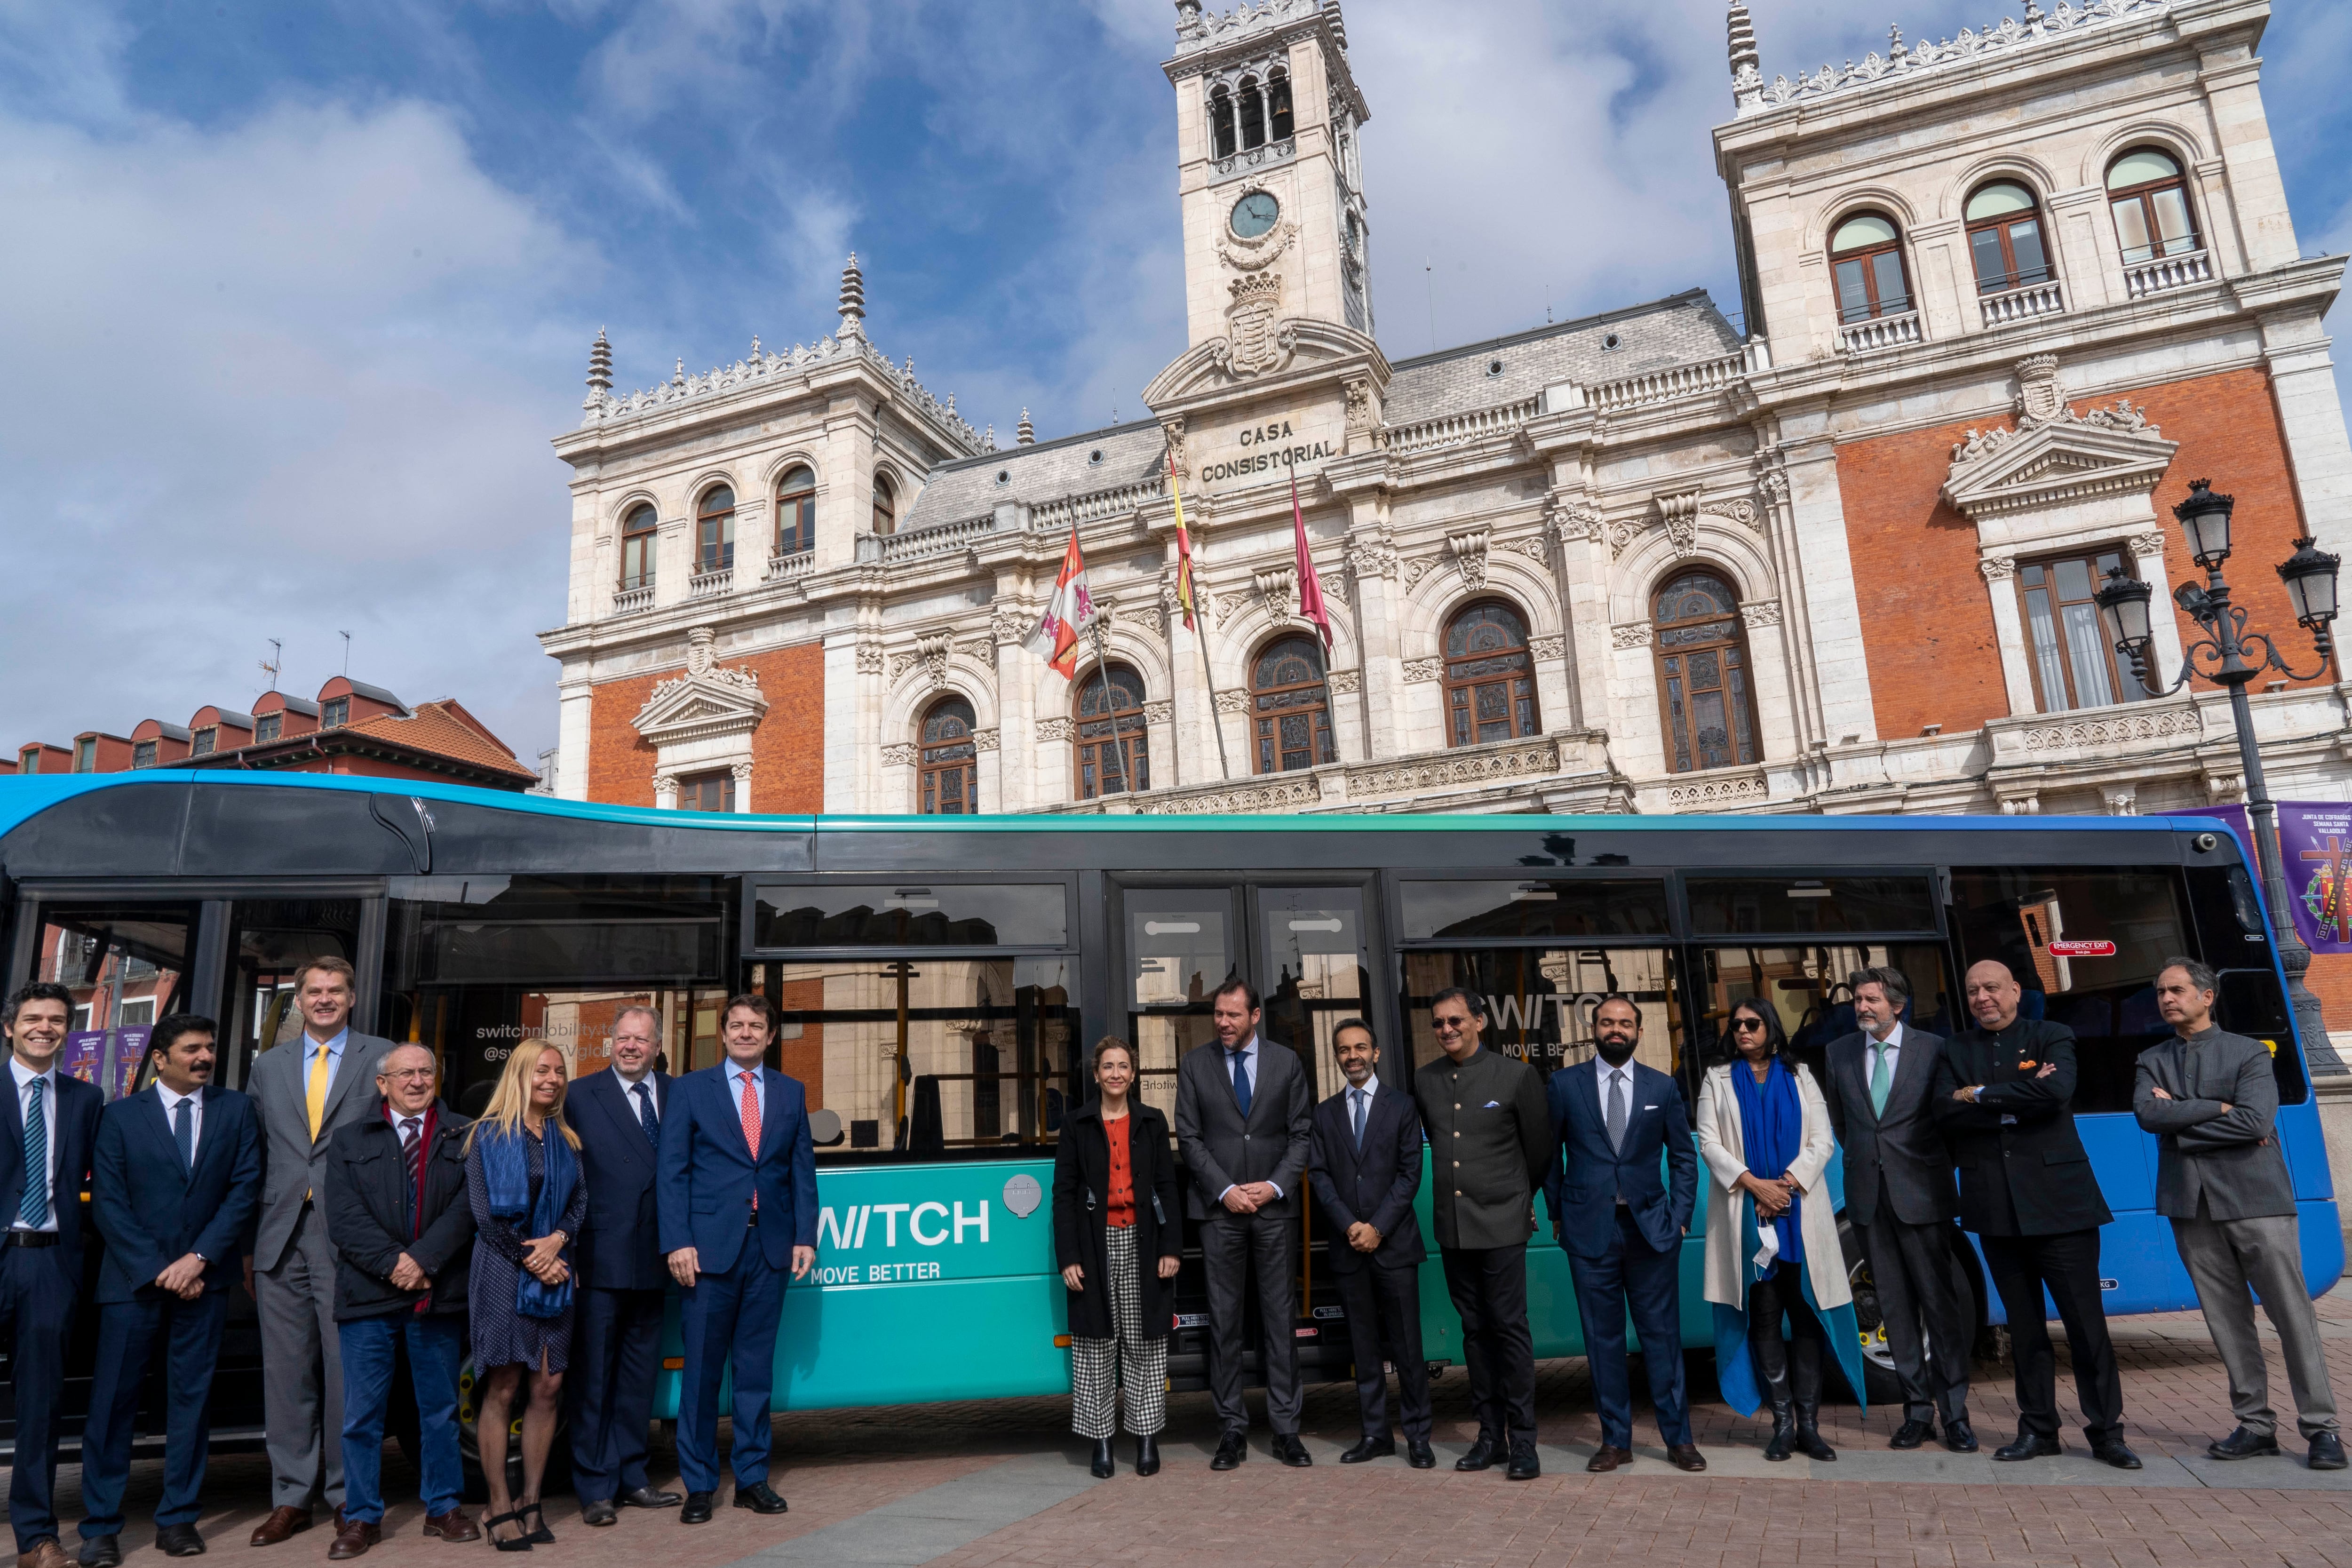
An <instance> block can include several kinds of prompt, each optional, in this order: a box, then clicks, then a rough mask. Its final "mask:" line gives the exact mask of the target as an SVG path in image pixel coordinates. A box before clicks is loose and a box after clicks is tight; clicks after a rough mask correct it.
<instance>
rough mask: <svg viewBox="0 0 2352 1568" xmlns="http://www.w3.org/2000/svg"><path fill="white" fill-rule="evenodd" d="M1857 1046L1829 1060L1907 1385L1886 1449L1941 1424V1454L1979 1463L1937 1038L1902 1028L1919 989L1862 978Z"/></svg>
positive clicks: (1875, 1272) (1868, 974) (1854, 1189)
mask: <svg viewBox="0 0 2352 1568" xmlns="http://www.w3.org/2000/svg"><path fill="white" fill-rule="evenodd" d="M1910 1000H1911V984H1910V982H1909V980H1908V979H1906V977H1905V975H1904V973H1903V972H1902V971H1901V970H1899V969H1895V968H1893V967H1891V966H1890V967H1886V968H1879V969H1863V970H1857V971H1856V972H1855V973H1854V975H1853V1015H1854V1021H1855V1022H1857V1023H1859V1024H1860V1025H1861V1026H1862V1030H1861V1032H1860V1033H1859V1034H1853V1035H1848V1036H1846V1037H1844V1038H1843V1039H1839V1040H1832V1042H1831V1043H1830V1048H1829V1082H1828V1084H1827V1086H1826V1087H1827V1089H1828V1093H1827V1095H1826V1097H1825V1098H1826V1099H1827V1100H1829V1104H1830V1127H1831V1129H1832V1131H1835V1132H1836V1134H1837V1141H1838V1144H1839V1146H1840V1147H1841V1148H1843V1150H1844V1151H1845V1212H1846V1216H1847V1217H1848V1218H1849V1219H1851V1220H1853V1223H1854V1226H1855V1227H1856V1228H1857V1229H1859V1230H1860V1231H1861V1233H1862V1251H1863V1257H1864V1258H1866V1259H1867V1260H1868V1261H1869V1264H1870V1279H1871V1284H1872V1286H1873V1288H1874V1289H1875V1290H1876V1292H1877V1295H1878V1315H1879V1317H1880V1319H1881V1320H1882V1321H1883V1322H1884V1324H1885V1331H1886V1349H1887V1352H1888V1353H1889V1354H1891V1355H1892V1356H1893V1357H1894V1358H1895V1378H1896V1379H1897V1380H1898V1381H1899V1382H1900V1383H1901V1384H1902V1385H1903V1425H1902V1426H1900V1427H1899V1428H1897V1429H1896V1431H1895V1437H1894V1440H1893V1441H1892V1442H1891V1443H1889V1444H1888V1445H1887V1446H1888V1447H1895V1448H1916V1447H1919V1446H1920V1445H1921V1444H1923V1443H1925V1442H1926V1441H1927V1439H1928V1438H1929V1437H1931V1436H1935V1433H1936V1417H1937V1415H1938V1414H1939V1413H1940V1414H1941V1415H1942V1416H1943V1418H1944V1446H1945V1447H1948V1448H1949V1449H1951V1450H1952V1451H1953V1452H1954V1453H1956V1454H1972V1453H1974V1452H1976V1449H1977V1435H1976V1432H1975V1430H1974V1429H1973V1428H1971V1427H1970V1426H1969V1337H1970V1335H1969V1329H1970V1327H1971V1323H1972V1321H1973V1317H1974V1313H1973V1312H1972V1310H1971V1308H1972V1305H1973V1303H1972V1300H1971V1296H1970V1292H1969V1283H1968V1279H1967V1277H1966V1276H1965V1275H1963V1274H1962V1273H1961V1272H1960V1263H1959V1254H1958V1251H1957V1250H1955V1248H1956V1247H1957V1246H1958V1243H1959V1237H1958V1235H1957V1234H1956V1233H1955V1231H1954V1230H1953V1228H1952V1221H1953V1220H1954V1219H1955V1218H1957V1217H1958V1215H1959V1212H1960V1194H1959V1189H1958V1188H1957V1187H1956V1186H1954V1185H1953V1184H1952V1153H1951V1150H1950V1149H1949V1148H1948V1147H1947V1146H1946V1144H1945V1142H1944V1134H1943V1131H1942V1130H1941V1129H1940V1128H1938V1127H1937V1125H1936V1123H1935V1121H1934V1119H1933V1118H1932V1117H1931V1116H1930V1115H1929V1114H1928V1110H1927V1089H1928V1086H1929V1084H1930V1083H1932V1082H1933V1081H1934V1079H1935V1077H1936V1058H1937V1054H1938V1053H1939V1052H1940V1051H1941V1050H1942V1048H1943V1044H1944V1041H1943V1037H1941V1036H1939V1035H1923V1034H1921V1033H1919V1032H1918V1031H1916V1030H1915V1029H1911V1028H1908V1027H1906V1026H1905V1025H1904V1023H1903V1021H1902V1018H1903V1012H1904V1009H1905V1007H1906V1006H1907V1005H1909V1003H1910Z"/></svg>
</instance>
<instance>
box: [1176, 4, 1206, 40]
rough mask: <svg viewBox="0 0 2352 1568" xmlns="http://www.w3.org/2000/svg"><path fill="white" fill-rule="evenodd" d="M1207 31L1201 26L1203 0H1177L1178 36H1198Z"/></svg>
mask: <svg viewBox="0 0 2352 1568" xmlns="http://www.w3.org/2000/svg"><path fill="white" fill-rule="evenodd" d="M1206 31H1207V29H1206V28H1204V27H1203V26H1201V0H1176V36H1177V37H1180V38H1197V37H1200V36H1201V35H1202V33H1204V32H1206Z"/></svg>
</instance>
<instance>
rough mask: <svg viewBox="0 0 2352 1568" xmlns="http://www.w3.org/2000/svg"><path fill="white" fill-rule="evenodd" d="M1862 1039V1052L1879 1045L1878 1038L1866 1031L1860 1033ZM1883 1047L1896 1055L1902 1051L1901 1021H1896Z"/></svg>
mask: <svg viewBox="0 0 2352 1568" xmlns="http://www.w3.org/2000/svg"><path fill="white" fill-rule="evenodd" d="M1862 1038H1863V1049H1864V1050H1869V1049H1870V1048H1871V1047H1874V1046H1876V1045H1878V1044H1879V1043H1880V1042H1879V1039H1878V1037H1877V1036H1875V1035H1874V1034H1872V1033H1871V1032H1870V1031H1869V1030H1867V1029H1864V1031H1863V1032H1862ZM1885 1046H1886V1048H1887V1049H1888V1050H1890V1051H1895V1052H1897V1053H1899V1052H1901V1050H1902V1049H1903V1021H1902V1020H1901V1019H1899V1018H1898V1019H1896V1020H1895V1027H1894V1028H1893V1029H1892V1030H1890V1031H1889V1032H1888V1034H1887V1036H1886V1040H1885Z"/></svg>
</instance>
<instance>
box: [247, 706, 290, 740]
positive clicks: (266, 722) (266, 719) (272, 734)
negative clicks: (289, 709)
mask: <svg viewBox="0 0 2352 1568" xmlns="http://www.w3.org/2000/svg"><path fill="white" fill-rule="evenodd" d="M285 727H286V716H285V715H284V714H282V713H264V714H263V715H262V716H261V717H260V718H258V719H256V720H255V721H253V742H254V744H256V745H262V744H266V743H267V742H271V741H274V740H276V739H278V735H279V734H280V733H281V732H282V731H284V729H285Z"/></svg>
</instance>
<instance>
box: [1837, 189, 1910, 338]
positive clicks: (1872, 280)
mask: <svg viewBox="0 0 2352 1568" xmlns="http://www.w3.org/2000/svg"><path fill="white" fill-rule="evenodd" d="M1862 217H1874V218H1877V219H1878V220H1879V221H1880V222H1882V223H1885V225H1887V226H1889V227H1891V228H1893V229H1894V230H1895V237H1894V238H1893V239H1888V240H1881V241H1878V242H1876V243H1874V244H1871V245H1861V246H1856V247H1853V249H1852V250H1832V251H1831V252H1830V253H1829V255H1830V302H1831V303H1832V305H1833V306H1835V307H1836V310H1837V313H1838V324H1839V325H1840V326H1842V327H1850V326H1853V324H1854V323H1855V322H1857V321H1876V320H1878V319H1879V318H1880V317H1882V316H1899V315H1903V314H1905V313H1906V312H1908V311H1911V310H1917V309H1918V308H1919V291H1918V290H1917V289H1914V288H1913V287H1912V286H1911V258H1909V257H1907V256H1906V255H1904V254H1903V226H1902V225H1901V224H1900V223H1898V222H1896V221H1895V217H1894V216H1893V215H1892V214H1889V213H1884V212H1881V211H1879V210H1878V209H1877V208H1875V207H1864V208H1863V209H1862V210H1860V211H1858V212H1850V213H1847V214H1845V215H1843V216H1841V217H1840V218H1839V219H1838V220H1837V222H1836V223H1835V224H1833V225H1832V226H1831V229H1830V232H1831V234H1832V236H1834V235H1835V234H1836V233H1837V231H1838V230H1839V229H1842V228H1843V227H1844V226H1846V225H1848V224H1850V223H1852V222H1853V220H1854V219H1856V218H1862ZM1889 252H1892V253H1893V254H1894V257H1895V269H1896V271H1897V273H1898V274H1899V275H1900V276H1901V277H1902V279H1903V298H1902V300H1899V301H1898V302H1896V303H1895V304H1893V305H1889V304H1888V303H1887V302H1886V301H1885V300H1882V299H1880V298H1879V296H1878V268H1876V267H1875V266H1874V265H1872V263H1873V262H1874V260H1875V259H1876V258H1878V257H1881V256H1885V255H1886V254H1888V253H1889ZM1849 261H1853V262H1859V263H1861V264H1862V287H1863V295H1864V299H1865V300H1867V301H1868V302H1869V306H1870V308H1869V310H1866V311H1865V312H1864V313H1863V314H1862V315H1859V316H1849V315H1847V314H1846V312H1845V307H1844V306H1843V304H1840V303H1838V300H1839V294H1838V280H1837V270H1838V268H1839V267H1841V266H1842V265H1843V264H1844V263H1846V262H1849Z"/></svg>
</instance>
